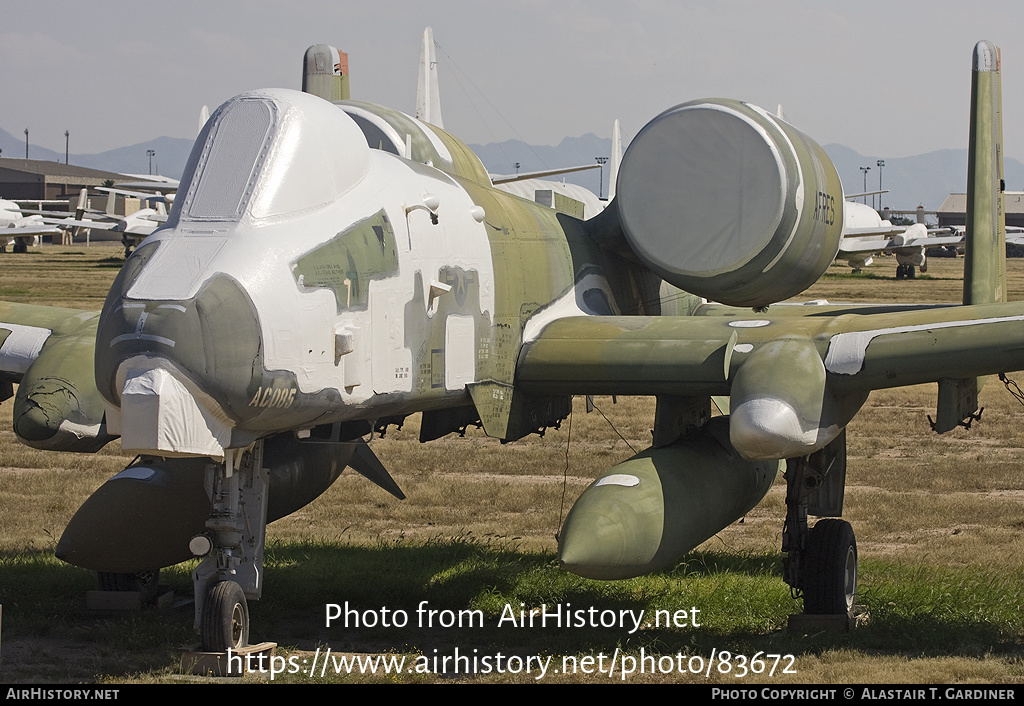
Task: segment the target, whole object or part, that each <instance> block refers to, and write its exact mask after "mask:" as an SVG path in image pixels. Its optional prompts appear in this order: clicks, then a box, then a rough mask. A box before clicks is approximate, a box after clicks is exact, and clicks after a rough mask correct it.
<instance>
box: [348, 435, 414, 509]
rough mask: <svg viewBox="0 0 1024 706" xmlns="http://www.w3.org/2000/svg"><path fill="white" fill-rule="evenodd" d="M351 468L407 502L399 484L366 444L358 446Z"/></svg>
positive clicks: (353, 455)
mask: <svg viewBox="0 0 1024 706" xmlns="http://www.w3.org/2000/svg"><path fill="white" fill-rule="evenodd" d="M349 466H350V467H351V468H352V470H354V471H355V472H356V473H358V474H359V475H361V476H363V477H364V478H366V479H368V480H370V481H372V482H373V483H374V484H376V485H378V486H380V487H381V488H383V489H384V490H386V491H388V492H389V493H391V494H392V495H394V496H395V497H396V498H398V499H399V500H405V493H403V492H402V489H401V488H399V487H398V483H396V482H395V479H394V478H392V477H391V474H390V473H388V471H387V469H386V468H384V464H383V463H381V462H380V459H379V458H377V455H376V454H375V453H373V449H371V448H370V446H369V445H368V444H367V443H366V442H359V443H357V444H356V450H355V453H353V454H352V460H351V461H349Z"/></svg>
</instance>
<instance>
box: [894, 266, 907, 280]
mask: <svg viewBox="0 0 1024 706" xmlns="http://www.w3.org/2000/svg"><path fill="white" fill-rule="evenodd" d="M904 272H905V270H904V269H903V265H896V279H903V275H904Z"/></svg>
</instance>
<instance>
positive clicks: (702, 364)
mask: <svg viewBox="0 0 1024 706" xmlns="http://www.w3.org/2000/svg"><path fill="white" fill-rule="evenodd" d="M854 311H857V312H858V314H857V315H856V316H851V315H849V314H852V313H853V312H854ZM865 311H868V310H866V309H864V308H862V307H837V306H821V307H817V306H816V307H813V308H812V307H806V308H805V307H784V306H775V307H772V309H771V310H770V312H769V313H768V314H767V315H760V314H755V313H752V312H751V311H750V310H749V309H736V308H732V307H724V306H719V305H706V306H704V307H702V309H701V310H699V312H698V313H699V314H700V313H703V314H706V315H704V316H701V315H697V316H680V317H672V316H666V317H586V316H580V317H569V318H564V319H560V320H557V321H554V322H552V323H551V324H549V325H548V326H547V327H545V328H544V329H543V330H542V331H541V333H540V334H539V335H538V336H537V338H536V339H535V340H533V341H531V342H529V343H527V344H526V345H525V346H524V348H523V352H522V354H521V355H520V359H519V363H518V370H517V376H516V380H517V382H518V383H519V384H520V385H522V386H523V389H524V390H525V391H527V392H534V393H538V394H640V395H674V396H680V397H696V396H708V395H730V396H731V405H732V418H731V425H730V426H731V431H730V436H731V441H732V443H733V445H734V446H735V447H736V448H737V450H739V451H740V453H741V454H742V455H743V456H744V457H747V458H791V457H794V456H802V455H806V454H808V453H810V452H811V451H813V450H815V449H817V448H821V446H822V445H823V443H827V441H828V436H829V435H830V434H831V433H832V432H831V431H830V430H831V429H835V431H836V433H838V431H839V430H840V429H841V428H842V427H844V426H845V424H846V422H847V421H849V418H852V416H853V414H855V413H856V410H857V409H859V407H860V405H861V404H862V403H863V401H864V399H865V398H866V396H867V393H868V392H869V391H871V390H875V389H881V388H888V387H897V386H902V385H914V384H919V383H924V382H934V381H938V380H940V379H943V378H953V379H963V378H970V377H975V376H982V375H991V374H996V373H1000V372H1005V371H1009V370H1017V369H1021V368H1024V326H1022V325H1021V324H1022V322H1024V305H1022V304H1021V303H1019V302H1017V303H997V304H985V305H976V306H964V307H922V308H917V309H911V310H906V309H905V308H904V309H903V310H897V309H896V308H883V307H876V308H874V309H871V310H870V311H875V312H877V313H864V312H865ZM800 360H802V361H803V362H802V363H801V364H799V365H797V364H794V361H800ZM972 411H973V410H972Z"/></svg>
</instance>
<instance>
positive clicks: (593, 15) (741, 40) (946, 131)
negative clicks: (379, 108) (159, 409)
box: [0, 0, 1024, 159]
mask: <svg viewBox="0 0 1024 706" xmlns="http://www.w3.org/2000/svg"><path fill="white" fill-rule="evenodd" d="M3 7H4V9H3V17H4V21H3V24H2V26H0V89H2V94H0V95H3V100H0V127H3V128H4V129H6V130H7V131H8V132H10V133H12V134H14V135H16V136H18V135H21V134H22V133H23V131H24V129H25V128H26V127H27V128H29V130H30V139H31V142H32V143H33V144H38V145H41V146H44V147H48V148H50V149H54V150H58V151H63V149H64V131H65V130H69V131H70V132H71V151H72V152H73V153H79V154H83V153H93V152H99V151H103V150H106V149H110V148H113V147H120V146H125V145H130V144H134V143H137V142H141V141H144V140H148V139H150V138H154V137H158V136H162V135H167V136H172V137H192V136H194V134H195V132H196V126H197V120H198V114H199V109H200V107H201V106H202V105H203V104H208V105H209V106H210V109H211V110H212V109H214V108H215V107H216V106H217V105H219V104H220V103H221V102H223V101H224V100H226V99H228V98H230V97H231V96H233V95H235V94H237V93H241V92H242V91H245V90H248V89H252V88H264V87H279V86H280V87H291V88H299V87H300V82H301V65H302V56H303V53H304V52H305V49H306V47H308V46H309V45H311V44H318V43H324V44H332V45H334V46H336V47H338V48H340V49H342V50H344V51H347V52H348V54H349V65H350V68H351V72H352V78H351V85H352V97H353V98H359V99H365V100H370V101H375V102H380V103H384V104H387V105H390V106H392V107H395V108H398V109H401V110H405V111H410V112H411V111H412V110H413V109H414V107H415V106H414V102H415V90H416V86H415V80H416V66H417V61H418V52H419V41H420V35H421V33H422V31H423V28H424V27H425V26H427V25H431V26H432V27H433V29H434V36H435V39H436V41H437V43H438V44H439V45H440V49H439V50H438V63H439V66H440V72H441V73H440V80H441V98H442V107H443V115H444V124H445V127H446V128H447V129H448V130H449V131H450V132H453V133H454V134H456V135H457V136H459V137H461V138H462V139H463V140H465V141H467V142H474V143H487V142H494V141H501V140H505V139H508V138H519V139H523V140H525V141H527V142H531V143H534V144H557V143H558V142H559V141H560V140H561V138H562V137H565V136H576V135H581V134H584V133H587V132H594V133H597V134H598V135H600V136H602V137H608V136H610V134H611V125H612V120H613V119H615V118H620V119H621V121H622V128H623V133H624V137H625V138H626V139H627V140H628V139H629V138H631V137H632V136H633V135H634V134H635V133H636V132H637V131H638V130H640V129H641V128H642V127H643V125H644V124H645V123H646V121H647V120H649V119H650V118H651V117H653V116H654V115H655V114H657V113H658V112H661V111H662V110H664V109H666V108H669V107H671V106H673V105H676V104H678V103H682V102H684V101H688V100H692V99H695V98H703V97H711V96H719V97H729V98H739V99H742V100H748V101H751V102H753V103H757V104H759V105H762V106H764V107H766V108H768V109H771V110H774V109H775V106H776V105H777V104H779V103H781V104H782V105H783V108H784V110H785V113H786V116H787V118H788V119H789V120H790V121H791V122H792V123H793V124H794V125H796V126H797V127H799V128H800V129H802V130H803V131H804V132H806V133H807V134H809V135H810V136H811V137H813V138H814V139H816V140H817V141H819V142H820V143H821V144H828V143H830V142H839V143H842V144H845V145H847V146H849V147H851V148H853V149H855V150H857V151H858V152H860V153H862V154H865V155H869V156H879V157H901V156H907V155H913V154H920V153H924V152H929V151H932V150H936V149H943V148H963V147H966V145H967V124H968V100H969V90H970V77H971V72H970V60H971V51H972V49H973V47H974V44H975V43H976V42H977V41H978V40H981V39H989V40H992V41H994V42H995V43H996V44H998V45H999V46H1000V47H1001V48H1002V56H1003V95H1004V99H1003V108H1004V116H1005V143H1006V154H1007V155H1009V156H1011V157H1016V158H1018V159H1022V158H1024V144H1022V138H1021V137H1020V136H1019V135H1018V130H1017V127H1016V126H1017V125H1020V124H1021V123H1022V120H1021V116H1022V115H1024V34H1022V32H1021V29H1022V27H1024V3H1021V2H1019V0H1015V1H1013V2H1010V1H1007V2H987V3H968V2H964V1H963V0H937V1H931V2H899V0H887V1H885V2H882V1H876V0H866V1H861V2H856V3H854V2H849V1H848V0H847V1H845V2H826V1H818V0H814V1H812V0H785V1H780V2H771V1H768V0H765V1H762V2H753V1H747V0H727V1H720V2H687V1H679V0H632V1H631V2H628V3H627V2H621V0H614V1H612V0H597V1H594V0H588V1H583V0H560V1H559V2H548V1H541V0H505V1H504V2H490V1H488V0H477V1H476V2H456V1H454V0H451V1H447V0H427V1H423V0H417V1H415V2H414V1H411V0H397V1H394V2H391V1H388V0H378V1H377V2H345V1H343V0H342V1H335V2H328V1H325V0H318V1H317V2H305V1H303V0H293V1H291V2H288V3H284V2H270V1H269V0H248V1H247V2H241V1H238V0H204V1H203V2H198V1H194V0H184V1H182V0H174V1H173V2H167V1H166V0H165V1H163V2H159V3H157V2H148V1H135V2H118V1H115V0H91V1H90V2H80V1H77V0H76V1H75V2H70V1H65V0H55V1H52V2H46V1H45V0H41V1H40V2H34V3H25V2H18V3H14V2H4V5H3ZM978 8H983V9H978Z"/></svg>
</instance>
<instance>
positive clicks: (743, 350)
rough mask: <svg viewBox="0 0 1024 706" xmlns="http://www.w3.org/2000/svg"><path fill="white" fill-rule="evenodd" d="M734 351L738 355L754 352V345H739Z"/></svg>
mask: <svg viewBox="0 0 1024 706" xmlns="http://www.w3.org/2000/svg"><path fill="white" fill-rule="evenodd" d="M732 349H733V350H734V351H735V352H737V353H749V352H750V351H752V350H754V345H753V344H752V343H737V344H736V345H735V346H733V347H732Z"/></svg>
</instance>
